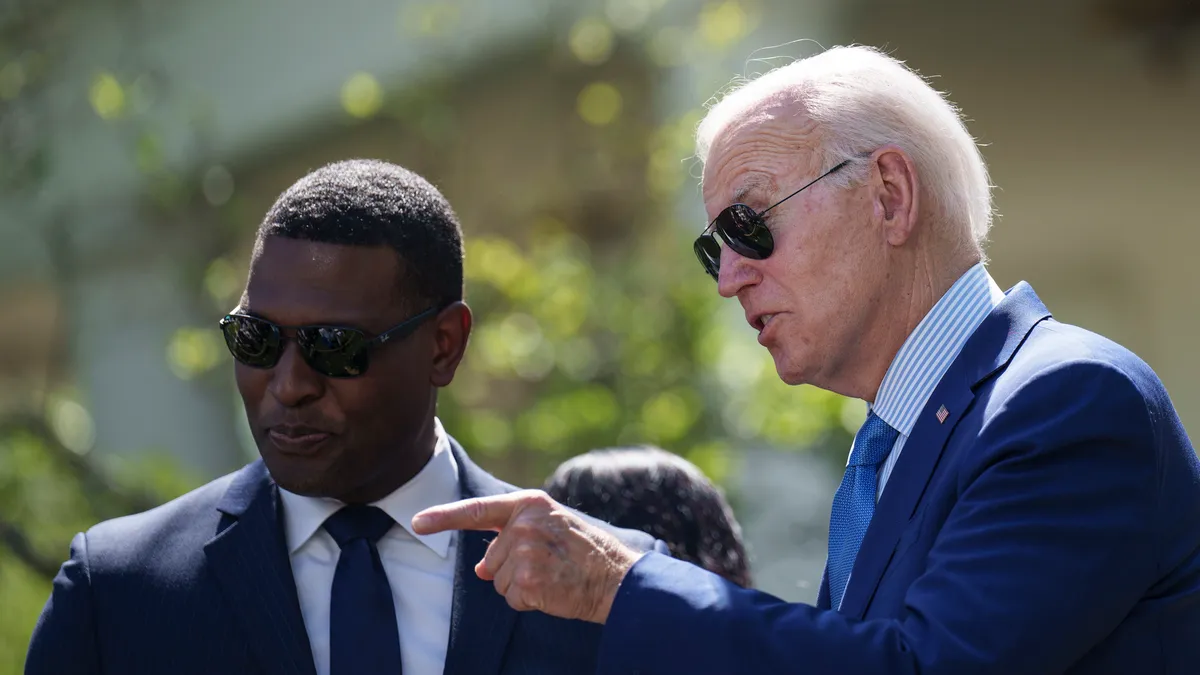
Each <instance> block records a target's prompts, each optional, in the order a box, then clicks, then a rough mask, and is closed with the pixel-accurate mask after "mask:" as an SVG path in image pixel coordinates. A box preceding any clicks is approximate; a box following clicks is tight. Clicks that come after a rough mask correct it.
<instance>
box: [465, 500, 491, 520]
mask: <svg viewBox="0 0 1200 675" xmlns="http://www.w3.org/2000/svg"><path fill="white" fill-rule="evenodd" d="M486 515H487V509H486V507H485V506H484V505H483V502H481V501H478V500H476V501H472V502H469V503H468V504H467V516H468V517H469V518H470V519H471V520H475V521H478V520H483V518H484V517H485V516H486Z"/></svg>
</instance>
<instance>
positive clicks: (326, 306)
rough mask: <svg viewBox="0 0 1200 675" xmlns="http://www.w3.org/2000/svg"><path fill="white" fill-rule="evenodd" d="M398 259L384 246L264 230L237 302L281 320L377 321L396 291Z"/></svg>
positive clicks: (364, 323)
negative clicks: (330, 241) (268, 233)
mask: <svg viewBox="0 0 1200 675" xmlns="http://www.w3.org/2000/svg"><path fill="white" fill-rule="evenodd" d="M399 285H400V260H399V257H398V256H397V254H396V252H395V251H394V250H392V249H391V248H389V247H386V246H346V245H341V244H326V243H321V242H314V241H307V240H303V239H290V238H287V237H280V236H268V237H266V238H265V239H264V240H263V241H262V242H261V244H260V245H259V246H258V247H257V248H256V249H255V255H254V258H253V260H251V263H250V277H249V280H248V281H247V283H246V293H245V295H244V297H243V299H242V308H243V309H246V310H249V311H252V312H255V313H257V314H260V315H262V316H264V317H266V318H268V319H270V320H272V321H275V322H277V323H281V324H285V325H303V324H309V323H346V324H350V325H362V326H364V327H370V326H373V325H374V324H376V323H378V322H379V321H380V320H381V319H386V318H387V317H386V316H383V315H385V314H386V313H387V310H388V309H389V308H390V307H391V306H392V305H393V304H394V303H395V302H396V301H397V299H398V296H399V295H400V288H399Z"/></svg>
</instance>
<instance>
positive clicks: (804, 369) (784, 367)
mask: <svg viewBox="0 0 1200 675" xmlns="http://www.w3.org/2000/svg"><path fill="white" fill-rule="evenodd" d="M771 358H772V359H774V361H775V372H776V374H778V375H779V379H780V380H783V382H784V384H790V385H792V386H796V385H801V384H812V377H813V372H812V371H813V368H812V365H811V364H810V363H809V362H808V361H807V360H805V359H797V358H795V356H794V355H792V354H790V353H788V352H787V351H785V350H783V349H780V350H778V351H774V350H773V351H772V352H771Z"/></svg>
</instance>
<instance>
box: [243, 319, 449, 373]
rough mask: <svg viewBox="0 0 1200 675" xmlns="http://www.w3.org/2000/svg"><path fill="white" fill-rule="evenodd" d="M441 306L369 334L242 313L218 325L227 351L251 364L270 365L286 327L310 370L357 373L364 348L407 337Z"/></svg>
mask: <svg viewBox="0 0 1200 675" xmlns="http://www.w3.org/2000/svg"><path fill="white" fill-rule="evenodd" d="M441 309H442V308H441V307H436V306H435V307H430V308H429V309H427V310H425V311H424V312H421V313H420V314H417V315H416V316H414V317H411V318H409V319H406V320H404V321H403V322H402V323H400V324H398V325H396V326H394V327H392V328H389V329H388V330H386V331H384V332H382V333H380V334H379V335H376V336H375V337H373V338H368V337H367V336H366V334H365V333H363V332H362V331H361V330H359V329H357V328H345V327H342V326H280V325H278V324H274V323H271V322H270V321H267V320H266V319H263V318H260V317H257V316H248V315H246V314H228V315H226V316H225V318H223V319H221V321H220V326H221V332H222V333H223V334H224V335H225V346H227V347H229V353H230V354H233V358H235V359H237V360H238V362H240V363H243V364H245V365H247V366H250V367H251V368H274V367H275V364H277V363H279V358H280V357H281V356H283V350H284V346H285V345H284V343H285V342H286V340H287V339H288V338H286V337H284V334H283V331H284V330H290V331H294V332H295V335H296V337H295V340H296V345H297V346H298V347H299V348H300V355H301V356H303V357H304V362H305V363H307V364H308V365H309V367H311V368H312V369H313V370H315V371H317V372H318V373H320V374H322V375H325V376H326V377H358V376H359V375H362V374H364V373H366V372H367V364H368V359H367V352H368V351H369V350H370V349H371V348H372V347H375V346H378V345H382V344H385V343H387V342H391V341H394V340H402V339H404V338H406V337H408V336H409V335H410V334H412V332H413V331H415V330H416V329H417V327H419V326H420V325H421V322H422V321H424V320H425V319H428V318H429V317H431V316H433V315H434V314H436V313H437V312H438V311H440V310H441Z"/></svg>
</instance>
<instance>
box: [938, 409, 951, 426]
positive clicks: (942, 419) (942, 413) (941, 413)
mask: <svg viewBox="0 0 1200 675" xmlns="http://www.w3.org/2000/svg"><path fill="white" fill-rule="evenodd" d="M949 416H950V411H949V410H946V406H942V407H940V408H938V411H937V418H938V424H945V423H946V418H947V417H949Z"/></svg>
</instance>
